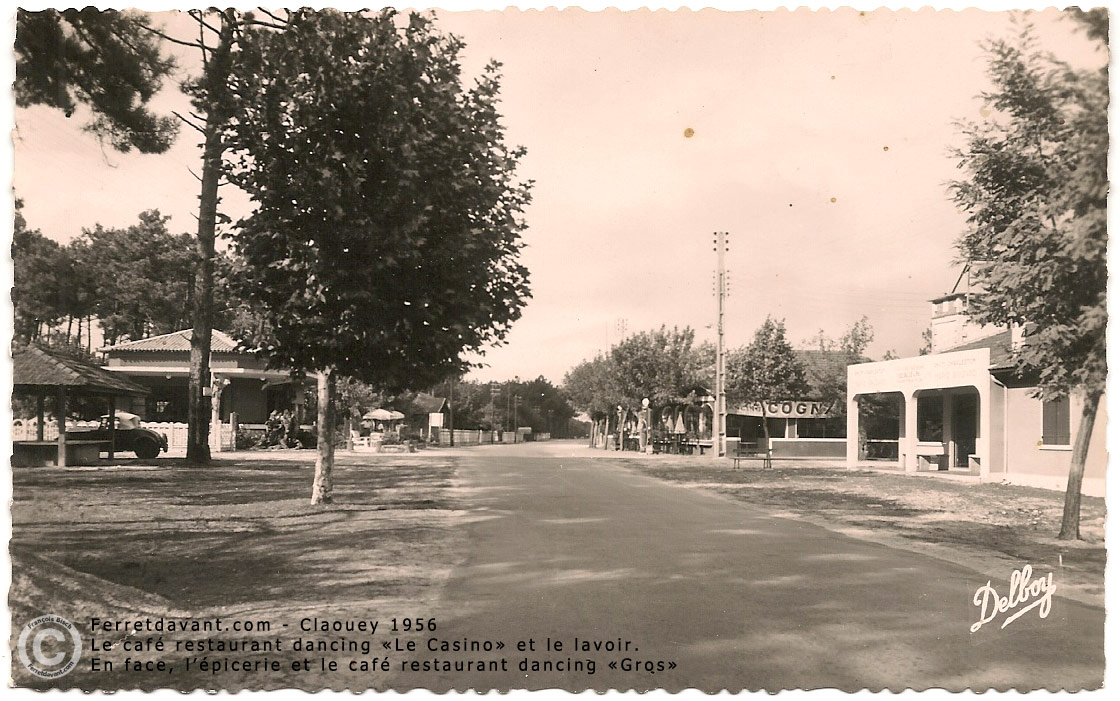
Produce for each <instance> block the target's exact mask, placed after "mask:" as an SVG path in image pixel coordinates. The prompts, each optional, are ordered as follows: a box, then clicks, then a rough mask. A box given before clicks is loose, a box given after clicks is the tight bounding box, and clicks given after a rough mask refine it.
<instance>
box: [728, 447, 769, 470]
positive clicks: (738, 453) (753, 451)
mask: <svg viewBox="0 0 1120 701" xmlns="http://www.w3.org/2000/svg"><path fill="white" fill-rule="evenodd" d="M731 459H732V460H734V461H735V469H736V470H738V469H739V461H740V460H761V461H762V469H764V470H768V469H770V468H772V467H773V466H774V464H773V462H772V456H771V453H770V449H769V448H760V447H759V445H758V443H739V445H738V447H736V448H735V452H733V453H731Z"/></svg>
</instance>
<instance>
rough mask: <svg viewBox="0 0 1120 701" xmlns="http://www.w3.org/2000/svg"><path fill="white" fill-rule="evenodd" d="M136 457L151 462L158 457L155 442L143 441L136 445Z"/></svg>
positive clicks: (157, 447) (157, 448)
mask: <svg viewBox="0 0 1120 701" xmlns="http://www.w3.org/2000/svg"><path fill="white" fill-rule="evenodd" d="M135 452H136V457H138V458H140V459H141V460H151V459H152V458H154V457H156V456H157V455H159V446H158V445H156V442H155V441H149V440H143V441H139V442H138V443H137V444H136V451H135Z"/></svg>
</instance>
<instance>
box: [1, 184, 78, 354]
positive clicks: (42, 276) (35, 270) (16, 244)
mask: <svg viewBox="0 0 1120 701" xmlns="http://www.w3.org/2000/svg"><path fill="white" fill-rule="evenodd" d="M22 209H23V200H21V199H19V198H16V201H15V221H14V227H13V230H12V267H13V271H12V272H13V280H12V307H13V310H12V311H13V316H14V322H15V336H16V339H17V340H19V341H23V342H25V343H26V342H30V341H34V340H36V339H38V338H39V336H40V335H41V334H42V331H43V326H44V325H47V326H49V325H50V324H53V323H55V322H56V321H58V320H59V319H60V318H62V317H63V316H64V315H65V314H66V300H65V293H64V289H65V287H64V285H65V280H66V277H65V272H66V268H67V267H68V265H69V261H68V258H67V256H66V251H65V250H64V249H63V248H62V246H60V245H58V243H57V242H55V241H52V240H51V239H48V238H47V237H46V236H43V234H42V233H41V232H40V231H39V230H38V229H34V230H30V229H28V228H27V221H26V220H25V219H24V218H23V212H22Z"/></svg>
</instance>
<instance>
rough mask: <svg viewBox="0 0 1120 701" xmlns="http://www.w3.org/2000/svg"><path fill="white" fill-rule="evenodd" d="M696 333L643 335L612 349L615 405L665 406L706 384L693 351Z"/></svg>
mask: <svg viewBox="0 0 1120 701" xmlns="http://www.w3.org/2000/svg"><path fill="white" fill-rule="evenodd" d="M695 337H696V334H695V332H694V331H693V330H692V329H691V328H689V327H687V326H686V327H685V328H683V329H678V328H676V327H673V328H672V329H669V328H667V327H665V326H662V327H661V328H660V329H658V330H656V331H642V332H640V333H636V334H633V335H632V336H628V337H627V338H625V339H623V340H622V341H621V342H619V343H618V344H617V345H615V346H614V347H613V348H611V354H610V360H611V364H612V371H613V372H614V373H615V383H614V385H615V388H616V391H617V396H616V397H615V401H616V402H620V403H622V404H624V405H626V406H630V407H637V406H639V405H641V402H642V399H645V398H648V399H649V400H650V402H651V403H653V404H654V405H656V406H664V405H665V404H668V403H671V402H672V401H674V400H676V399H679V398H681V397H683V396H685V395H687V394H688V393H689V392H690V391H692V390H694V389H696V388H697V386H698V385H701V384H703V383H704V381H705V379H706V378H704V377H703V376H702V374H701V368H700V366H699V363H698V356H697V354H696V352H695V349H694V348H693V345H692V344H693V341H694V340H695Z"/></svg>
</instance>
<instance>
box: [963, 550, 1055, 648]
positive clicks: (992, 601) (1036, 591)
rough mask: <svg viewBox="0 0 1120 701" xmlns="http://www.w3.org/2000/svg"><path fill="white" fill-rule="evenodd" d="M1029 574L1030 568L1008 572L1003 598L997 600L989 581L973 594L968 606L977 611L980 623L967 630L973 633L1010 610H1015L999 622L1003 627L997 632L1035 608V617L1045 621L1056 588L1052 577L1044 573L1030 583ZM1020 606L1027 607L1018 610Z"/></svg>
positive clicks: (998, 596) (997, 594)
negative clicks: (1006, 587)
mask: <svg viewBox="0 0 1120 701" xmlns="http://www.w3.org/2000/svg"><path fill="white" fill-rule="evenodd" d="M1032 574H1033V570H1032V568H1031V566H1030V565H1026V566H1025V567H1023V569H1021V570H1015V571H1014V572H1012V573H1011V581H1010V583H1009V586H1008V589H1007V596H1000V594H999V592H998V591H996V589H995V587H993V586H992V580H990V579H989V580H988V583H987V584H985V585H984V586H982V587H980V588H979V589H977V590H976V594H975V595H974V596H973V597H972V603H973V604H975V605H976V606H979V607H980V620H979V621H977V622H975V623H973V624H972V627H971V628H970V630H971V631H972V632H973V633H975V632H976V631H978V630H980V628H982V627H983V626H984V624H985V623H990V622H992V621H993V620H995V617H996V616H998V615H999V614H1001V613H1007V612H1008V611H1011V610H1013V609H1018V610H1017V611H1015V612H1014V613H1012V614H1011V615H1009V616H1008V617H1007V618H1005V619H1003V624H1002V625H1000V629H1001V630H1002V629H1003V628H1006V627H1007V625H1008V624H1009V623H1011V622H1012V621H1014V620H1015V619H1016V618H1018V617H1019V616H1022V615H1023V614H1024V613H1026V612H1028V611H1030V610H1031V609H1033V608H1036V607H1037V608H1038V617H1039V618H1046V617H1047V616H1048V615H1049V614H1050V604H1051V603H1052V600H1053V596H1054V592H1055V591H1057V589H1058V586H1057V585H1056V584H1054V573H1053V572H1048V573H1047V574H1046V575H1045V576H1042V577H1038V578H1037V579H1035V580H1033V581H1032V580H1031V575H1032ZM1027 602H1030V603H1027ZM1022 604H1027V605H1026V606H1024V607H1023V608H1019V606H1020V605H1022Z"/></svg>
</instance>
